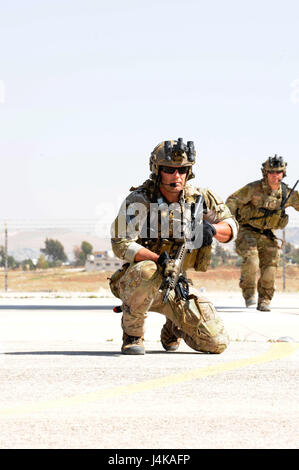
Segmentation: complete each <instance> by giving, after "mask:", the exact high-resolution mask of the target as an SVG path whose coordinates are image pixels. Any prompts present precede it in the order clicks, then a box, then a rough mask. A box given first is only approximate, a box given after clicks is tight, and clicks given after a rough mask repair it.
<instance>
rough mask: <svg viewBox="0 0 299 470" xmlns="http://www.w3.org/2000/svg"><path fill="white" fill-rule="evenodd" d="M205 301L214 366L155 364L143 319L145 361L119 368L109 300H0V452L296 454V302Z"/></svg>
mask: <svg viewBox="0 0 299 470" xmlns="http://www.w3.org/2000/svg"><path fill="white" fill-rule="evenodd" d="M209 297H211V298H213V300H214V303H215V306H216V307H217V309H218V311H219V314H220V315H221V316H222V318H223V320H224V322H225V324H226V326H227V329H228V330H229V333H230V336H231V343H230V345H229V347H228V349H227V350H226V351H225V352H224V353H223V354H221V355H211V354H200V353H196V352H194V351H192V350H191V349H190V348H189V347H188V346H186V345H185V344H182V345H181V347H180V349H179V351H177V352H175V353H166V352H164V350H163V348H162V346H161V345H160V342H159V332H160V329H161V326H162V324H163V322H164V318H163V317H162V316H160V315H159V314H155V313H151V314H149V316H148V319H147V333H146V337H145V339H146V342H145V344H146V351H147V352H146V355H145V356H123V355H122V354H120V347H121V329H120V314H115V313H113V312H112V309H111V306H112V305H114V302H113V300H112V299H95V298H87V297H86V298H82V297H77V298H54V297H53V298H41V297H34V298H28V297H27V298H20V297H19V298H14V297H13V296H10V297H9V298H8V297H6V298H4V297H2V298H1V299H0V353H1V354H0V448H1V449H40V448H42V449H111V455H115V454H114V452H113V450H117V449H131V450H132V451H131V452H132V456H133V455H134V449H165V451H166V450H167V449H185V450H186V449H294V448H297V449H298V443H299V406H298V388H299V387H298V386H299V368H298V365H299V301H298V299H299V296H298V295H291V294H289V295H288V294H283V295H281V296H280V298H279V299H278V298H277V299H276V300H275V302H273V309H272V311H271V312H269V313H262V312H258V311H256V310H255V309H254V308H250V309H245V308H244V306H243V302H242V301H241V299H240V296H239V295H238V294H231V293H213V294H212V295H209ZM279 338H282V339H283V341H277V340H278V339H279ZM285 340H288V341H285ZM137 463H138V462H135V467H137V466H138V465H137ZM140 468H141V465H140ZM143 468H145V467H143Z"/></svg>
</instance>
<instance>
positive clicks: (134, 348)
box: [121, 332, 145, 355]
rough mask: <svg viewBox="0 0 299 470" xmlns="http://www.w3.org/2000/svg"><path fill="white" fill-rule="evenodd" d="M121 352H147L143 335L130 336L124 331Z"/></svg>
mask: <svg viewBox="0 0 299 470" xmlns="http://www.w3.org/2000/svg"><path fill="white" fill-rule="evenodd" d="M121 352H122V353H123V354H135V355H140V354H145V349H144V345H143V338H142V337H141V336H130V335H127V333H125V332H124V334H123V344H122V347H121Z"/></svg>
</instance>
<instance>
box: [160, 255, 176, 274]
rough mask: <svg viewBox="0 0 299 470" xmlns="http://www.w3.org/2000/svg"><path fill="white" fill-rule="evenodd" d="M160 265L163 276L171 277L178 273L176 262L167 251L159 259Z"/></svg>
mask: <svg viewBox="0 0 299 470" xmlns="http://www.w3.org/2000/svg"><path fill="white" fill-rule="evenodd" d="M157 263H158V265H159V266H160V267H161V270H162V274H163V275H164V276H166V277H167V276H169V275H171V274H172V273H174V272H175V271H176V266H175V261H174V260H173V259H171V258H170V256H169V254H168V253H167V251H163V252H162V253H161V255H160V256H159V258H158V261H157Z"/></svg>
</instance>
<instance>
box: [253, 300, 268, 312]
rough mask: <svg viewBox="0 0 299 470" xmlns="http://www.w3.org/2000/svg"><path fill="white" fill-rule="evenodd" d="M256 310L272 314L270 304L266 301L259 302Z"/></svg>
mask: <svg viewBox="0 0 299 470" xmlns="http://www.w3.org/2000/svg"><path fill="white" fill-rule="evenodd" d="M256 309H257V310H260V312H271V309H270V302H267V301H265V300H259V302H258V306H257V307H256Z"/></svg>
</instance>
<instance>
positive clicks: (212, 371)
mask: <svg viewBox="0 0 299 470" xmlns="http://www.w3.org/2000/svg"><path fill="white" fill-rule="evenodd" d="M298 348H299V344H296V343H274V344H273V345H272V346H271V347H270V348H269V349H268V351H266V352H264V353H263V354H260V355H258V356H255V357H250V358H247V359H239V360H236V361H231V362H226V363H225V362H224V363H220V364H216V365H213V366H208V367H204V368H202V369H192V370H190V371H187V372H182V373H180V374H174V375H167V376H165V377H160V378H158V379H152V380H146V381H145V382H138V383H134V384H129V385H121V386H118V387H113V388H109V389H104V390H99V391H97V392H90V393H85V394H81V395H76V396H72V397H64V398H60V399H54V400H48V401H41V402H35V403H28V404H23V405H19V406H15V407H11V408H2V409H1V408H0V417H1V416H8V415H19V414H23V413H33V412H37V411H42V410H46V409H49V408H56V407H62V408H65V407H67V406H75V405H82V404H86V403H91V402H96V401H99V400H103V399H108V398H114V397H118V396H124V395H130V394H132V393H138V392H145V391H148V390H154V389H157V388H161V387H169V386H170V385H176V384H180V383H183V382H187V381H190V380H194V379H201V378H203V377H208V376H210V375H216V374H220V373H223V372H229V371H232V370H235V369H240V368H242V367H247V366H250V365H255V364H262V363H265V362H271V361H275V360H279V359H283V358H284V357H287V356H289V355H291V354H292V353H293V352H295V351H296V350H297V349H298ZM214 357H215V356H214Z"/></svg>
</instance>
